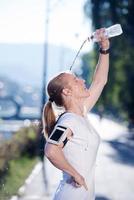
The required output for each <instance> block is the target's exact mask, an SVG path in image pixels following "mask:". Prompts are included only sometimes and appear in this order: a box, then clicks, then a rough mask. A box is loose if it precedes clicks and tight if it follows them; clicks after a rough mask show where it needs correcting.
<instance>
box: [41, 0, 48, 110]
mask: <svg viewBox="0 0 134 200" xmlns="http://www.w3.org/2000/svg"><path fill="white" fill-rule="evenodd" d="M48 29H49V0H46V19H45V43H44V71H43V91H42V106H41V109H42V108H43V106H44V104H45V102H46V83H47V67H48ZM41 112H42V110H41Z"/></svg>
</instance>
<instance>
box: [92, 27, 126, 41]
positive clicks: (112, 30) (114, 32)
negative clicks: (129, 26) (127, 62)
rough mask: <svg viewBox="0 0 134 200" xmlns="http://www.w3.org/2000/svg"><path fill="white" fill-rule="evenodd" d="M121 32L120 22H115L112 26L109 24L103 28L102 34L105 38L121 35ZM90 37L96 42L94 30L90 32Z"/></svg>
mask: <svg viewBox="0 0 134 200" xmlns="http://www.w3.org/2000/svg"><path fill="white" fill-rule="evenodd" d="M122 33H123V31H122V27H121V25H120V24H115V25H113V26H110V27H108V28H106V29H105V32H104V35H105V36H106V37H107V38H111V37H115V36H118V35H121V34H122ZM90 38H91V39H92V41H93V42H98V39H97V36H96V32H94V33H93V34H92V36H91V37H90Z"/></svg>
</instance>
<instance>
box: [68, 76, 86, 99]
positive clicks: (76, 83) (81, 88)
mask: <svg viewBox="0 0 134 200" xmlns="http://www.w3.org/2000/svg"><path fill="white" fill-rule="evenodd" d="M65 78H66V80H67V82H68V86H69V89H70V92H71V96H73V97H75V98H85V97H88V96H89V90H88V89H87V88H86V85H85V80H83V79H81V78H78V77H77V76H75V75H73V74H66V75H65Z"/></svg>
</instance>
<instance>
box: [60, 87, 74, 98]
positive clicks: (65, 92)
mask: <svg viewBox="0 0 134 200" xmlns="http://www.w3.org/2000/svg"><path fill="white" fill-rule="evenodd" d="M62 94H63V95H65V96H71V94H72V91H71V90H70V89H68V88H64V89H63V90H62Z"/></svg>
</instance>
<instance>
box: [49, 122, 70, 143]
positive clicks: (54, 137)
mask: <svg viewBox="0 0 134 200" xmlns="http://www.w3.org/2000/svg"><path fill="white" fill-rule="evenodd" d="M67 131H68V128H67V127H65V126H61V125H57V126H56V127H55V128H54V130H53V131H52V133H51V135H50V136H49V138H48V140H47V142H49V143H52V144H57V145H58V144H61V143H62V142H63V144H64V145H65V144H66V142H67Z"/></svg>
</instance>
